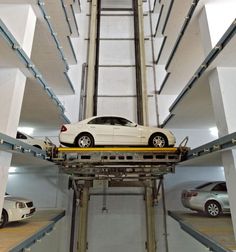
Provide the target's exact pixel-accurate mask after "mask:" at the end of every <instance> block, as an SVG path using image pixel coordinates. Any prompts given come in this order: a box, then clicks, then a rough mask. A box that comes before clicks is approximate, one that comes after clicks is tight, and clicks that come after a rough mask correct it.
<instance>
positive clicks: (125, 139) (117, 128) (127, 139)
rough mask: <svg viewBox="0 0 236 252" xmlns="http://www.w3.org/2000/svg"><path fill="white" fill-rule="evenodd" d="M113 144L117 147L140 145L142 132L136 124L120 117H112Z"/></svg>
mask: <svg viewBox="0 0 236 252" xmlns="http://www.w3.org/2000/svg"><path fill="white" fill-rule="evenodd" d="M113 124H114V139H113V140H114V143H115V144H117V145H139V144H141V136H142V131H141V129H140V128H138V127H137V125H136V124H134V123H132V122H130V121H129V120H127V119H125V118H121V117H113Z"/></svg>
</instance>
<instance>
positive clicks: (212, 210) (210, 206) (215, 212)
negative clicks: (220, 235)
mask: <svg viewBox="0 0 236 252" xmlns="http://www.w3.org/2000/svg"><path fill="white" fill-rule="evenodd" d="M205 210H206V213H207V215H209V216H211V217H217V216H219V215H220V214H221V206H220V204H219V203H218V202H216V201H208V202H207V203H206V205H205Z"/></svg>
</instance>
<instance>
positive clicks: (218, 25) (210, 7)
mask: <svg viewBox="0 0 236 252" xmlns="http://www.w3.org/2000/svg"><path fill="white" fill-rule="evenodd" d="M235 9H236V2H235V0H222V1H216V2H214V1H212V2H210V3H207V4H205V5H204V7H203V9H202V11H201V14H200V15H199V28H200V31H201V37H202V42H203V48H204V52H205V55H207V54H208V53H209V52H210V51H211V49H212V48H213V47H214V46H215V45H216V44H217V42H218V41H219V40H220V38H221V37H222V35H223V34H224V33H225V31H226V30H227V28H228V27H229V26H230V25H231V24H232V22H233V21H234V19H235Z"/></svg>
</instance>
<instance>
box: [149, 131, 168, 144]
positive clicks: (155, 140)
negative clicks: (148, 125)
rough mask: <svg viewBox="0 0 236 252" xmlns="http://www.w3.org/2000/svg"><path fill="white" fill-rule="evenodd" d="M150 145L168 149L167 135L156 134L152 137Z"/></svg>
mask: <svg viewBox="0 0 236 252" xmlns="http://www.w3.org/2000/svg"><path fill="white" fill-rule="evenodd" d="M149 145H150V146H152V147H157V148H163V147H167V146H168V140H167V138H166V136H165V135H163V134H159V133H156V134H153V135H152V136H151V137H150V140H149Z"/></svg>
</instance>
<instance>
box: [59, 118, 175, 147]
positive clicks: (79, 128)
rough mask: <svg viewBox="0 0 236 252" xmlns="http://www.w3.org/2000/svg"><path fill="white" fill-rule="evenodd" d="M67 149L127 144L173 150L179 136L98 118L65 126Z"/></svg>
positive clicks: (120, 120)
mask: <svg viewBox="0 0 236 252" xmlns="http://www.w3.org/2000/svg"><path fill="white" fill-rule="evenodd" d="M59 140H60V143H61V144H63V145H65V146H76V147H92V146H96V145H103V146H106V145H108V146H109V145H113V146H117V145H119V146H120V145H126V146H135V145H136V146H139V145H144V146H145V145H146V146H151V147H159V148H161V147H170V146H174V145H175V137H174V135H173V134H172V133H171V132H170V131H169V130H168V129H162V128H157V127H147V126H141V125H138V124H137V123H134V122H131V121H130V120H127V119H125V118H122V117H118V116H94V117H91V118H87V119H85V120H83V121H80V122H78V123H73V124H64V125H62V127H61V132H60V135H59Z"/></svg>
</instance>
